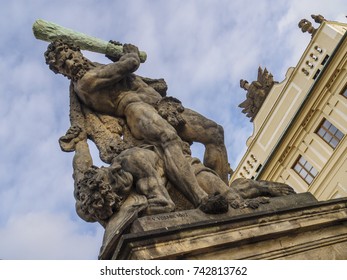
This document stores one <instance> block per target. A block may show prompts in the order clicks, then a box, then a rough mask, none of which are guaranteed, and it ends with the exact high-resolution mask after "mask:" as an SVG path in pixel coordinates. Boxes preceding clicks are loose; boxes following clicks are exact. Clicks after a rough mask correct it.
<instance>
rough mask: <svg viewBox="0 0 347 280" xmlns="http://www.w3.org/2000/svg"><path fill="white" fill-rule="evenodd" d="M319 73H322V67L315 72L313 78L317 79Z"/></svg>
mask: <svg viewBox="0 0 347 280" xmlns="http://www.w3.org/2000/svg"><path fill="white" fill-rule="evenodd" d="M319 73H320V69H318V70H317V71H316V73H315V74H314V76H313V80H315V79H316V78H317V77H318V75H319Z"/></svg>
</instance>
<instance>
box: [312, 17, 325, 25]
mask: <svg viewBox="0 0 347 280" xmlns="http://www.w3.org/2000/svg"><path fill="white" fill-rule="evenodd" d="M311 18H313V19H314V21H315V22H316V23H319V24H321V23H323V21H326V19H325V18H324V17H323V16H322V15H311Z"/></svg>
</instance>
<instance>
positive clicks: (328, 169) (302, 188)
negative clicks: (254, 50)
mask: <svg viewBox="0 0 347 280" xmlns="http://www.w3.org/2000/svg"><path fill="white" fill-rule="evenodd" d="M312 18H313V19H314V20H315V21H316V23H318V24H319V27H318V28H314V27H313V25H312V23H311V22H310V21H308V20H305V19H304V20H301V21H300V23H299V27H300V28H301V29H302V31H303V32H308V33H309V34H311V36H312V38H311V41H310V42H309V44H308V46H307V48H306V49H305V51H304V53H303V54H302V56H301V58H300V60H299V62H298V64H297V66H296V67H293V68H290V69H289V70H288V71H287V74H286V78H285V79H284V81H282V82H280V83H277V82H275V83H273V85H272V87H271V89H270V90H268V93H266V95H265V98H263V99H261V98H260V101H261V102H259V100H258V104H260V107H259V106H258V108H255V109H254V108H253V109H252V106H251V105H249V104H254V102H253V101H254V100H255V99H254V96H256V97H257V96H259V95H257V93H258V92H260V96H264V91H263V93H262V92H261V90H263V89H264V87H262V79H261V77H259V76H260V74H261V71H260V74H259V73H258V81H255V82H253V83H251V84H254V85H255V86H257V90H255V91H254V92H253V93H252V92H250V89H249V88H248V92H247V99H246V100H245V101H244V102H243V103H241V104H240V107H242V108H243V111H242V112H243V113H245V114H247V116H248V117H250V118H251V121H252V122H253V125H254V130H253V135H252V136H251V137H250V138H249V139H248V140H247V151H246V153H245V154H244V156H243V158H242V159H241V161H240V163H239V165H238V166H237V168H236V169H235V171H234V173H233V175H232V177H231V181H233V180H235V179H237V178H253V179H256V180H270V181H276V182H283V183H286V184H288V185H290V186H292V187H293V188H294V189H295V190H296V191H297V192H298V193H301V192H310V193H312V194H313V195H314V196H315V197H316V198H317V199H318V200H328V199H333V198H339V197H345V196H347V139H346V134H347V32H346V31H347V24H345V23H340V22H334V21H328V20H325V19H324V18H323V17H322V16H320V15H318V16H314V15H313V16H312ZM258 72H259V71H258ZM266 73H267V71H266ZM267 74H268V73H267ZM271 79H272V75H271ZM263 80H264V79H263ZM242 81H243V80H242ZM259 81H260V83H259ZM263 83H264V82H263ZM253 88H255V87H253ZM257 91H258V92H257ZM265 92H266V91H265ZM252 98H253V99H252ZM258 99H259V98H258ZM253 107H254V106H253Z"/></svg>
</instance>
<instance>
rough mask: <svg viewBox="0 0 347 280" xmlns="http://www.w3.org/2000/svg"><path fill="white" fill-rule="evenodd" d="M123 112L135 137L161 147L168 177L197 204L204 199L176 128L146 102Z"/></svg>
mask: <svg viewBox="0 0 347 280" xmlns="http://www.w3.org/2000/svg"><path fill="white" fill-rule="evenodd" d="M125 115H126V119H127V124H128V126H129V128H130V131H131V133H132V134H133V136H134V137H136V138H138V139H144V140H145V141H146V142H148V143H151V144H154V145H155V146H157V147H159V148H162V151H163V160H164V165H165V169H166V174H167V176H168V179H169V180H170V181H171V183H172V184H174V185H175V186H176V188H177V189H179V190H180V191H181V192H182V193H183V194H184V195H185V196H186V197H187V198H188V199H189V200H190V201H191V202H192V203H193V205H194V206H195V207H198V206H199V205H200V203H201V202H202V201H203V200H205V199H206V198H207V194H206V192H205V191H203V190H202V189H201V188H200V186H199V184H198V182H197V180H196V178H195V175H194V172H193V170H192V167H191V166H190V164H189V162H188V160H187V159H186V158H185V156H184V154H183V151H182V145H181V143H182V141H181V139H180V138H179V137H178V135H177V132H176V130H175V129H174V128H173V127H172V126H171V125H170V124H168V122H167V121H166V120H164V119H163V118H162V117H160V116H159V115H158V113H157V111H156V110H155V109H154V108H153V107H152V106H150V105H148V104H145V103H140V102H134V103H131V104H129V105H128V106H127V107H126V109H125Z"/></svg>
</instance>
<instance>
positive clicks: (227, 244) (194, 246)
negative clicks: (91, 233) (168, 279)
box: [108, 193, 347, 260]
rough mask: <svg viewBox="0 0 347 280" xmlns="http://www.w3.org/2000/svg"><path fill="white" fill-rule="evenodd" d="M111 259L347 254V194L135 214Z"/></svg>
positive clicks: (337, 256)
mask: <svg viewBox="0 0 347 280" xmlns="http://www.w3.org/2000/svg"><path fill="white" fill-rule="evenodd" d="M127 232H128V233H123V234H122V235H121V236H120V237H119V238H118V239H117V244H114V247H113V248H115V249H114V250H113V251H112V253H113V254H112V256H111V255H110V256H109V257H108V258H111V259H142V260H143V259H145V260H147V259H214V260H217V259H347V198H342V199H335V200H330V201H324V202H317V200H316V199H315V198H314V197H313V196H312V195H311V194H310V193H304V194H297V195H291V196H285V197H278V198H273V199H272V200H271V201H270V203H269V204H264V205H261V206H260V207H259V209H257V210H251V209H230V210H229V212H228V213H226V214H221V215H206V214H204V213H202V212H201V211H200V210H195V209H194V210H187V211H181V212H174V213H168V214H160V215H153V216H146V217H142V218H138V219H135V220H134V222H133V223H132V225H131V226H130V228H129V229H128V231H127Z"/></svg>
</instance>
